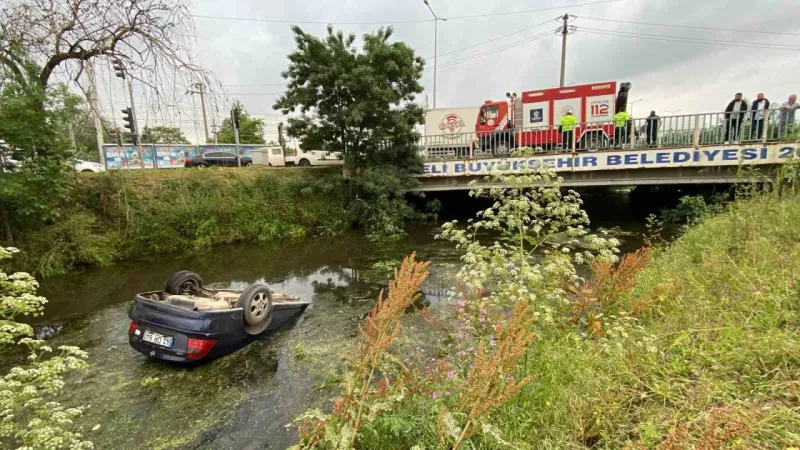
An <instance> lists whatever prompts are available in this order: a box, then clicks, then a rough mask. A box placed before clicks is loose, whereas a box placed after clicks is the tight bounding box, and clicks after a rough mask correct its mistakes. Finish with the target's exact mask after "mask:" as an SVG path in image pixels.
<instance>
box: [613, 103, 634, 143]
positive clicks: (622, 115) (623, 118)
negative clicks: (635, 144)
mask: <svg viewBox="0 0 800 450" xmlns="http://www.w3.org/2000/svg"><path fill="white" fill-rule="evenodd" d="M629 120H631V115H630V114H628V112H627V111H625V110H624V109H623V110H622V111H620V112H618V113H616V114H614V146H615V147H617V148H620V147H622V145H623V144H625V142H626V141H627V140H628V121H629Z"/></svg>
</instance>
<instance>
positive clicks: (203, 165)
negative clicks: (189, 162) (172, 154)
mask: <svg viewBox="0 0 800 450" xmlns="http://www.w3.org/2000/svg"><path fill="white" fill-rule="evenodd" d="M195 167H197V168H198V169H207V168H208V164H205V163H202V164H198V165H196V166H195Z"/></svg>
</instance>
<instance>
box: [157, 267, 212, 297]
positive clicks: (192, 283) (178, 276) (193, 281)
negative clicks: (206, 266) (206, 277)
mask: <svg viewBox="0 0 800 450" xmlns="http://www.w3.org/2000/svg"><path fill="white" fill-rule="evenodd" d="M202 287H203V279H202V278H200V275H198V274H196V273H194V272H191V271H189V270H181V271H180V272H175V273H174V274H173V275H172V276H171V277H169V280H167V284H166V285H165V286H164V292H166V293H168V294H172V295H181V294H186V293H188V292H192V291H196V290H198V289H200V288H202Z"/></svg>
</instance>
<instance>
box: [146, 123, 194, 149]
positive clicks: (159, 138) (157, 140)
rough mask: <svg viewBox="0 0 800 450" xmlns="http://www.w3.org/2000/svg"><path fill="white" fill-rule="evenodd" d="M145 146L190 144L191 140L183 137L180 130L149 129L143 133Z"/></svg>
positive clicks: (167, 128) (166, 128) (172, 128)
mask: <svg viewBox="0 0 800 450" xmlns="http://www.w3.org/2000/svg"><path fill="white" fill-rule="evenodd" d="M142 143H144V144H188V143H189V140H188V139H186V136H184V135H183V132H182V131H181V130H180V128H174V127H162V126H157V127H148V126H147V125H145V127H144V130H143V131H142Z"/></svg>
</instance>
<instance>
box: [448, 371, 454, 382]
mask: <svg viewBox="0 0 800 450" xmlns="http://www.w3.org/2000/svg"><path fill="white" fill-rule="evenodd" d="M455 376H456V371H455V370H451V371H449V372H447V379H448V380H452V379H453V378H454V377H455Z"/></svg>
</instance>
